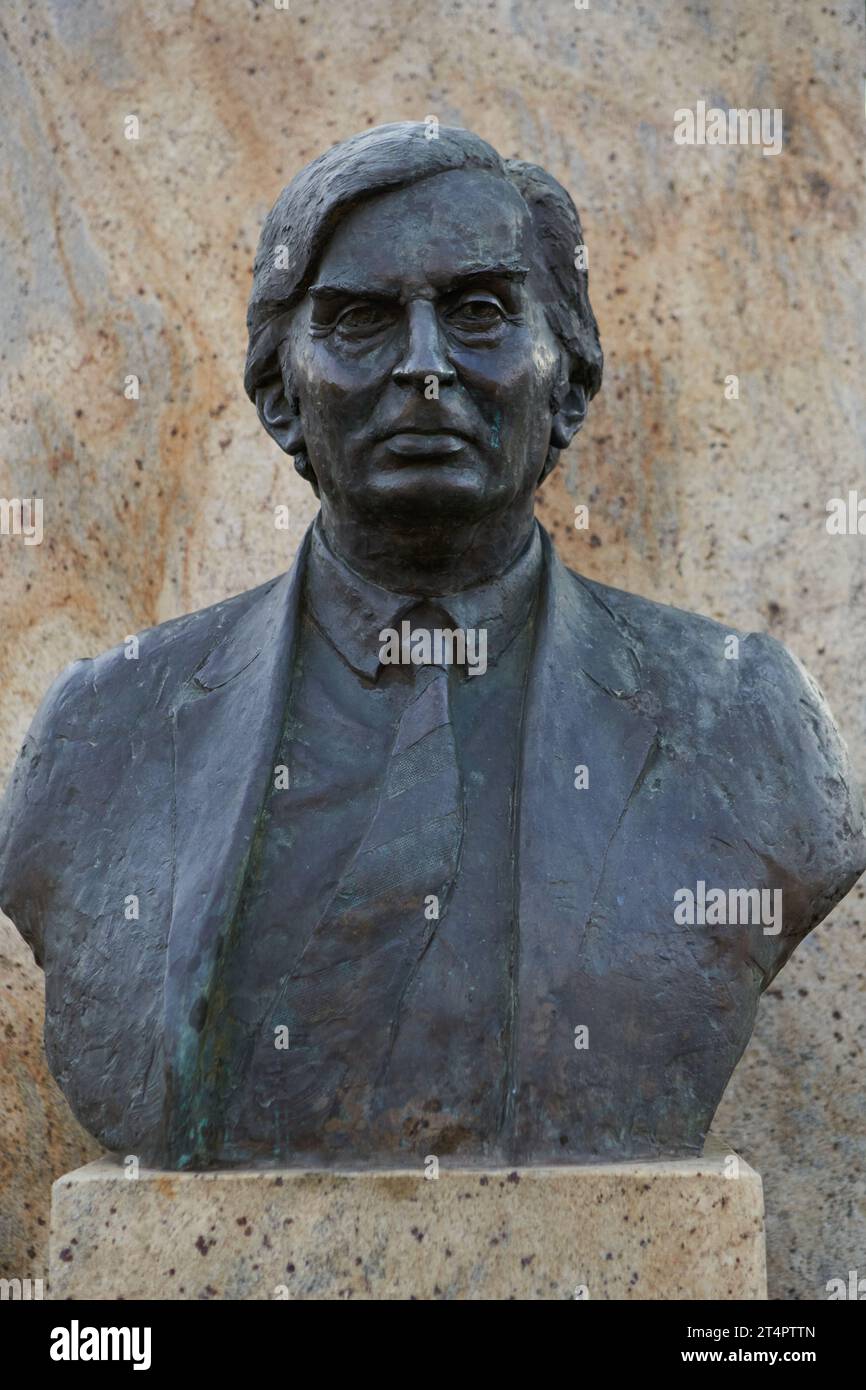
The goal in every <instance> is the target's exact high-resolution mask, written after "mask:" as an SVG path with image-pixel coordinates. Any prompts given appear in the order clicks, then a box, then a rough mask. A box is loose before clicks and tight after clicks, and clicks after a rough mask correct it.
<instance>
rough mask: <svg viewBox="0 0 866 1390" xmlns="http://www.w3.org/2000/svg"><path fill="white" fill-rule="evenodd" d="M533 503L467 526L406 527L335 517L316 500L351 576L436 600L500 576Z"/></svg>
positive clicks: (520, 544)
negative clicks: (351, 573) (350, 570)
mask: <svg viewBox="0 0 866 1390" xmlns="http://www.w3.org/2000/svg"><path fill="white" fill-rule="evenodd" d="M533 502H534V498H533V497H530V498H528V499H525V500H523V501H522V502H521V504H520V506H519V507H516V508H515V509H514V510H509V511H507V512H504V513H498V514H496V515H494V516H490V517H482V518H481V519H480V520H474V521H473V522H472V523H471V524H467V525H462V526H461V525H459V524H458V523H456V522H455V521H454V520H453V518H450V519H447V520H444V521H441V522H438V523H437V522H425V523H424V524H423V525H415V526H413V527H411V528H409V527H403V526H397V525H395V524H393V523H391V524H389V525H383V524H382V522H381V521H374V520H371V519H370V518H366V517H365V518H358V517H346V516H342V515H339V514H337V513H336V512H335V511H334V510H333V508H331V507H330V505H329V504H328V502H327V500H326V499H325V498H324V497H323V498H322V527H323V530H324V533H325V539H326V540H327V542H328V544H329V545H330V547H331V549H332V550H333V551H334V552H335V554H337V555H339V557H340V559H341V560H344V561H345V563H346V564H347V565H348V566H349V567H350V569H353V570H354V571H355V573H356V574H359V575H361V576H362V577H363V578H364V579H367V580H370V581H371V582H372V583H374V584H380V585H382V587H383V588H386V589H393V590H394V591H395V592H396V593H401V594H418V595H419V597H424V598H431V597H437V596H439V597H441V596H443V595H445V594H455V593H459V592H460V591H461V590H463V589H471V588H474V586H475V585H476V584H483V583H486V582H487V581H489V580H491V579H494V578H495V577H496V576H497V575H499V574H502V573H503V572H504V571H505V570H507V569H508V567H509V566H510V565H511V564H513V562H514V561H515V560H516V559H517V557H518V555H519V554H520V552H521V551H522V550H523V548H524V546H525V545H526V544H527V542H528V541H529V538H530V535H531V534H532V527H533V524H534V510H533Z"/></svg>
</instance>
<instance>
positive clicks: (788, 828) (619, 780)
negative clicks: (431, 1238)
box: [0, 533, 866, 1167]
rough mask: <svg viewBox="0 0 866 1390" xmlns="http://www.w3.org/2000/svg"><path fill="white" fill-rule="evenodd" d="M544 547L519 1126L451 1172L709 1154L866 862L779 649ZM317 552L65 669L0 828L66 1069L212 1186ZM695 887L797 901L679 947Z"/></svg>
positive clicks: (16, 911)
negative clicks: (200, 1170)
mask: <svg viewBox="0 0 866 1390" xmlns="http://www.w3.org/2000/svg"><path fill="white" fill-rule="evenodd" d="M542 538H543V543H544V566H543V578H542V592H541V595H540V599H539V612H538V619H537V630H536V638H535V645H534V650H533V654H532V657H531V662H530V670H529V678H528V684H527V695H526V704H525V711H524V726H523V747H522V756H521V773H520V781H519V808H518V817H517V899H518V907H519V925H518V931H517V935H516V949H515V952H514V959H513V964H512V971H513V990H514V1020H513V1037H512V1044H511V1048H510V1053H509V1058H508V1067H509V1080H510V1085H509V1086H508V1096H509V1102H508V1105H507V1107H506V1110H507V1113H505V1114H504V1115H503V1120H502V1127H501V1131H500V1132H499V1133H498V1134H497V1135H495V1136H491V1140H490V1143H489V1144H488V1145H487V1146H486V1148H485V1152H484V1154H483V1155H480V1154H479V1153H478V1152H477V1151H467V1150H466V1149H464V1148H462V1147H461V1145H460V1142H459V1139H458V1140H456V1141H454V1142H453V1143H452V1148H453V1157H454V1159H455V1161H460V1162H469V1163H471V1162H473V1161H478V1160H479V1159H480V1158H481V1157H483V1158H484V1160H485V1161H488V1162H489V1161H490V1160H491V1158H496V1157H497V1156H498V1157H501V1159H502V1161H503V1162H506V1163H512V1162H530V1163H531V1162H538V1163H550V1162H562V1161H574V1160H576V1159H584V1160H585V1159H610V1158H629V1157H639V1156H654V1155H660V1154H687V1153H691V1152H696V1151H699V1150H700V1148H701V1145H702V1142H703V1138H704V1136H705V1134H706V1132H707V1129H708V1128H709V1124H710V1121H711V1119H712V1116H713V1113H714V1111H715V1108H716V1106H717V1104H718V1102H719V1099H720V1098H721V1095H722V1092H723V1090H724V1088H725V1085H726V1083H727V1081H728V1079H729V1077H730V1075H731V1072H732V1070H733V1068H734V1066H735V1065H736V1062H737V1061H738V1059H739V1057H740V1055H741V1054H742V1052H743V1049H744V1047H745V1045H746V1043H747V1041H748V1039H749V1036H750V1034H751V1031H752V1027H753V1023H754V1018H755V1012H756V1008H757V1003H758V999H759V996H760V993H761V991H762V990H763V989H764V988H765V987H766V986H767V984H768V983H769V982H770V981H771V980H772V979H773V977H774V975H775V974H776V972H777V971H778V970H779V969H780V967H781V966H782V965H783V964H784V962H785V961H786V960H787V958H788V956H789V955H790V953H791V951H792V950H793V949H794V947H795V946H796V945H797V943H798V942H799V941H800V940H801V939H802V937H803V936H804V935H805V934H806V933H807V932H808V931H809V930H810V929H811V928H812V927H814V926H815V925H816V924H817V923H818V922H819V921H820V920H821V919H822V918H823V917H824V916H825V915H826V913H827V912H829V910H830V909H831V908H832V907H833V905H834V904H835V903H836V902H837V901H838V900H839V899H840V898H841V897H842V896H843V895H844V894H845V893H847V892H848V890H849V889H850V888H851V887H852V885H853V884H854V882H855V881H856V879H857V878H858V876H859V875H860V873H861V871H862V870H863V868H864V865H866V837H864V812H863V804H862V800H861V798H860V795H859V792H858V791H857V790H856V789H855V788H854V786H853V785H852V781H851V777H850V773H849V766H848V759H847V754H846V752H845V749H844V746H843V745H842V743H841V741H840V739H839V736H838V734H837V732H836V729H835V726H834V724H833V721H832V717H831V715H830V712H829V710H828V708H827V705H826V703H825V701H824V699H823V697H822V695H821V694H820V692H819V690H818V689H817V687H816V686H815V685H814V683H813V682H812V680H811V679H810V677H809V676H808V674H807V673H806V672H805V670H804V669H803V668H802V667H801V666H800V665H799V663H798V662H797V661H796V660H795V659H794V658H793V657H792V656H791V655H790V654H789V653H788V652H787V651H786V650H785V648H784V647H782V646H781V645H780V644H779V643H778V642H776V641H775V640H773V639H772V638H770V637H767V636H764V635H762V634H754V633H753V634H748V635H746V634H735V635H737V636H738V638H739V654H738V656H736V658H735V659H729V657H727V656H726V640H725V639H726V638H727V637H728V636H729V635H730V629H726V628H723V627H721V626H720V625H719V624H717V623H714V622H712V621H710V620H708V619H706V618H702V617H699V616H696V615H694V614H689V613H684V612H681V611H679V610H676V609H673V608H669V607H665V606H662V605H659V604H656V603H653V602H650V601H649V600H647V599H644V598H640V597H637V596H635V595H633V594H628V593H624V592H621V591H619V590H615V589H611V588H609V587H607V586H605V585H602V584H597V583H594V582H592V581H589V580H587V579H584V578H582V577H580V576H579V575H577V574H575V573H573V572H571V571H569V570H567V569H566V568H565V567H564V566H563V565H562V564H561V562H560V561H559V560H558V558H557V557H556V555H555V553H554V551H553V547H552V545H551V543H550V541H549V539H548V537H547V535H546V533H542ZM307 545H308V538H307V540H305V542H304V544H303V545H302V547H301V549H300V551H299V553H298V556H297V559H296V561H295V564H294V566H293V568H292V569H291V570H290V571H289V572H288V573H287V574H284V575H282V576H280V577H279V578H277V579H274V580H271V581H269V582H268V583H266V584H263V585H261V586H260V587H259V588H256V589H253V590H251V591H249V592H247V593H243V594H240V595H238V596H237V597H235V598H231V599H228V600H227V601H225V602H222V603H218V604H216V605H214V606H212V607H210V608H206V609H204V610H202V611H201V612H198V613H193V614H190V615H187V616H184V617H181V618H178V619H176V620H173V621H171V622H167V623H163V624H160V625H159V626H158V627H155V628H151V629H149V630H148V631H146V632H144V633H142V634H141V635H140V646H139V652H138V656H137V658H134V659H128V657H127V655H126V649H125V648H124V647H119V648H114V649H113V650H111V651H109V652H107V653H105V654H104V655H102V656H99V657H97V658H96V659H94V660H90V659H86V660H82V661H76V662H74V663H73V664H72V665H71V666H70V667H68V668H67V669H66V670H65V671H64V672H63V673H62V674H61V675H60V676H59V677H58V679H57V680H56V681H55V683H54V684H53V686H52V687H51V689H50V690H49V692H48V694H47V695H46V697H45V699H44V701H43V703H42V705H41V707H40V709H39V711H38V713H37V715H36V717H35V719H34V722H33V726H32V728H31V729H30V732H29V734H28V736H27V740H26V742H25V744H24V747H23V749H22V751H21V754H20V756H19V759H18V762H17V764H16V767H15V770H14V774H13V777H12V781H11V784H10V786H9V788H8V791H7V794H6V798H5V801H4V803H3V807H2V810H0V906H2V907H3V910H4V911H5V912H6V913H8V915H9V916H10V917H11V918H12V920H13V921H14V922H15V924H16V926H17V927H18V929H19V931H20V932H21V934H22V935H23V936H24V938H25V939H26V940H27V941H28V943H29V944H30V946H31V947H32V949H33V952H34V955H35V957H36V959H37V961H38V962H39V963H40V964H41V965H42V966H43V967H44V969H45V972H46V1025H45V1043H46V1050H47V1054H48V1060H49V1063H50V1066H51V1068H52V1071H53V1072H54V1074H55V1076H56V1078H57V1080H58V1082H59V1084H60V1086H61V1088H62V1089H63V1091H64V1092H65V1094H66V1096H67V1097H68V1099H69V1101H70V1103H71V1106H72V1108H73V1110H74V1111H75V1113H76V1115H77V1116H78V1118H79V1119H80V1120H81V1122H82V1124H83V1125H84V1126H85V1127H86V1128H87V1129H88V1130H90V1132H91V1133H92V1134H94V1135H95V1136H97V1137H98V1138H99V1139H100V1140H101V1142H102V1143H103V1144H104V1145H105V1146H106V1147H107V1148H109V1149H119V1150H121V1151H123V1152H130V1153H136V1154H139V1155H140V1156H141V1157H142V1158H143V1159H144V1160H145V1161H147V1162H150V1163H154V1164H159V1165H163V1166H168V1167H177V1166H184V1165H188V1164H201V1163H206V1162H207V1153H206V1151H205V1150H204V1149H203V1147H202V1145H201V1144H199V1143H197V1137H196V1133H195V1130H196V1126H197V1125H198V1124H199V1123H200V1120H199V1119H198V1118H197V1108H196V1094H197V1089H198V1087H199V1084H200V1076H199V1075H198V1070H197V1069H198V1065H199V1053H200V1044H201V1036H202V1027H203V1022H204V1019H205V1017H206V1014H207V1011H208V1007H209V1004H210V1002H211V991H212V988H213V982H214V978H215V968H216V964H217V962H218V960H219V956H220V952H221V950H222V948H223V945H224V943H225V940H226V936H227V932H228V930H229V928H230V925H231V923H232V921H233V918H234V915H235V912H236V909H237V906H238V898H239V895H240V892H241V888H242V885H243V882H244V877H245V872H246V868H247V861H248V856H249V852H250V848H251V843H252V838H253V833H254V830H255V827H256V823H257V818H258V817H259V815H260V812H261V809H262V806H263V802H264V797H265V792H266V789H267V787H268V786H269V784H270V780H271V778H272V776H273V767H274V763H275V761H276V758H275V754H276V750H277V745H278V740H279V736H280V727H281V717H282V714H283V711H284V707H285V698H286V690H287V685H288V681H289V678H290V672H291V669H292V654H293V646H294V642H295V637H296V631H297V626H298V604H299V596H300V592H301V583H302V577H303V572H304V564H305V556H306V552H307ZM727 650H728V651H730V644H728V646H727ZM578 766H585V767H586V768H587V770H588V779H589V781H588V786H578V785H576V782H577V783H580V782H581V781H582V780H583V779H582V778H581V777H580V776H578V777H576V776H575V770H576V768H577V767H578ZM700 883H703V884H705V885H706V887H707V889H708V890H709V889H710V888H720V889H723V890H730V889H781V890H782V894H783V908H784V911H783V923H782V927H781V930H778V931H776V930H775V928H771V930H770V931H767V930H765V929H764V925H762V924H761V923H760V922H751V923H746V924H739V925H733V926H732V925H718V924H716V925H706V924H705V923H701V922H696V923H694V924H681V923H680V922H677V921H676V920H675V912H674V904H675V895H676V894H677V893H678V891H679V890H682V889H686V888H690V889H692V890H695V891H699V890H698V887H697V886H698V885H699V884H700ZM581 1030H585V1031H581ZM420 1143H421V1145H422V1147H421V1149H420V1150H419V1153H420V1155H421V1156H423V1153H424V1152H425V1150H426V1152H436V1151H437V1150H436V1148H435V1145H433V1144H431V1140H430V1139H429V1138H427V1137H424V1138H422V1139H421V1141H420ZM428 1146H429V1147H428ZM282 1157H283V1161H284V1162H286V1163H291V1162H292V1161H293V1155H292V1154H291V1153H286V1154H285V1155H283V1156H282ZM398 1159H399V1154H397V1153H395V1152H393V1151H391V1152H390V1153H389V1154H382V1155H381V1156H380V1160H379V1161H381V1162H389V1161H390V1162H395V1161H397V1160H398ZM296 1161H299V1160H296ZM303 1161H304V1162H305V1163H309V1162H310V1155H309V1153H306V1154H305V1155H304V1157H303ZM322 1161H323V1162H327V1161H328V1160H327V1155H326V1154H323V1155H322ZM373 1161H375V1156H374V1159H373Z"/></svg>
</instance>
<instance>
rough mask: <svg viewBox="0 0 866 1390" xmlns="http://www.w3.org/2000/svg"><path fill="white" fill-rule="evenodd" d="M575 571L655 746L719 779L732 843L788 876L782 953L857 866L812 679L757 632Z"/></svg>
mask: <svg viewBox="0 0 866 1390" xmlns="http://www.w3.org/2000/svg"><path fill="white" fill-rule="evenodd" d="M576 577H577V578H578V581H579V582H580V583H581V584H583V585H585V586H586V588H587V589H588V590H589V591H590V593H591V594H592V595H593V597H594V598H595V599H596V600H597V602H599V603H601V604H602V605H603V606H604V607H605V608H606V609H607V610H608V613H609V614H610V616H611V618H612V620H613V622H614V623H615V625H616V627H617V629H618V631H619V632H620V634H621V635H622V637H623V640H624V641H625V642H626V643H628V644H629V645H630V646H631V648H632V652H633V654H634V657H635V661H636V664H637V666H638V669H639V671H640V684H641V701H642V706H643V709H644V710H645V712H647V713H649V714H650V715H651V717H652V718H653V719H654V720H655V721H656V723H657V725H658V729H659V736H660V740H661V743H662V745H663V746H664V747H665V748H666V749H667V750H668V752H669V753H670V755H671V757H672V758H673V759H674V760H675V761H676V763H677V765H678V766H679V768H680V769H681V771H682V773H683V774H684V775H689V772H690V770H697V769H698V768H700V769H701V770H702V771H703V772H704V773H708V774H709V775H711V776H712V777H713V778H714V780H716V781H718V782H719V783H722V784H724V786H725V788H726V789H727V790H726V794H727V791H729V792H730V795H731V798H732V800H733V804H734V806H735V807H736V810H737V813H738V815H739V817H740V820H741V833H742V836H743V842H744V843H748V844H749V845H750V846H751V847H753V848H755V849H758V848H759V847H761V846H762V847H763V848H761V849H760V854H761V857H762V858H764V859H765V861H766V862H767V863H770V862H772V863H773V864H774V865H775V871H776V872H778V873H780V874H781V875H782V876H783V877H784V878H785V881H786V882H787V883H788V885H789V900H790V902H791V907H792V914H791V922H790V937H789V938H788V940H787V941H786V943H785V947H786V950H785V957H784V958H786V956H787V954H790V950H792V949H793V946H794V944H796V941H797V940H799V939H801V938H802V937H803V936H804V935H805V934H806V932H808V931H810V930H811V929H812V927H814V926H816V925H817V924H818V923H819V922H820V921H822V919H823V918H824V917H825V916H826V915H827V913H828V912H829V911H830V910H831V908H832V907H834V906H835V904H836V903H837V902H838V901H839V900H840V899H841V898H842V897H844V895H845V894H846V893H847V892H849V890H850V889H851V888H852V887H853V885H854V883H855V882H856V881H857V879H858V878H859V877H860V875H861V873H862V872H863V870H864V868H866V809H864V801H863V795H862V792H861V790H860V787H859V786H858V784H857V781H856V778H855V776H854V772H853V769H852V766H851V760H850V757H849V754H848V750H847V748H846V747H845V744H844V742H843V740H842V737H841V735H840V733H839V730H838V728H837V726H836V722H835V720H834V718H833V714H832V711H831V710H830V707H829V705H828V703H827V700H826V698H825V696H824V694H823V692H822V690H821V689H820V687H819V685H818V684H817V682H816V681H815V680H814V678H813V677H812V676H811V675H810V673H809V672H808V671H807V670H806V668H805V666H804V665H803V664H802V662H801V661H800V660H799V659H798V658H797V657H796V656H795V655H794V654H793V653H792V652H791V651H789V650H788V648H787V647H786V646H784V645H783V644H782V643H781V642H779V641H777V639H776V638H774V637H771V636H769V634H767V633H764V632H745V631H742V630H740V629H737V628H735V627H730V626H726V625H725V624H723V623H719V622H716V621H715V620H714V619H711V618H706V617H703V616H702V615H700V614H697V613H689V612H686V611H683V610H681V609H678V608H673V607H670V606H668V605H666V604H661V603H656V602H654V601H653V600H651V599H646V598H642V597H640V596H639V595H636V594H630V593H626V592H625V591H624V590H621V589H615V588H612V587H610V586H608V585H605V584H599V583H596V582H595V581H592V580H587V579H583V578H582V577H580V576H576ZM787 935H788V933H787V932H786V936H787ZM781 963H782V961H781V960H780V962H779V964H781ZM776 968H778V965H777V966H776Z"/></svg>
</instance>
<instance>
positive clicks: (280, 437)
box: [256, 377, 304, 454]
mask: <svg viewBox="0 0 866 1390" xmlns="http://www.w3.org/2000/svg"><path fill="white" fill-rule="evenodd" d="M256 410H257V411H258V413H259V419H260V420H261V422H262V424H263V425H264V427H265V429H266V430H267V432H268V434H269V435H270V436H271V439H273V440H275V441H276V443H277V444H279V446H280V448H281V449H282V450H284V452H285V453H287V454H297V453H299V452H301V451H302V450H303V447H304V434H303V430H302V429H301V417H300V413H299V410H298V402H297V401H296V400H291V401H290V400H289V399H288V398H287V396H286V391H285V387H284V385H283V381H282V378H280V377H275V378H274V380H273V381H269V382H268V383H267V385H265V386H259V387H257V388H256Z"/></svg>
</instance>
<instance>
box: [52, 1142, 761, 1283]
mask: <svg viewBox="0 0 866 1390" xmlns="http://www.w3.org/2000/svg"><path fill="white" fill-rule="evenodd" d="M50 1297H52V1298H55V1299H58V1298H59V1299H65V1298H98V1299H114V1298H125V1299H131V1298H147V1299H165V1298H217V1299H218V1298H269V1299H273V1298H315V1299H339V1298H362V1299H363V1298H367V1299H407V1298H433V1299H436V1298H456V1299H461V1298H469V1299H508V1298H518V1299H548V1298H555V1299H562V1298H568V1299H573V1298H576V1297H577V1298H589V1299H593V1298H596V1299H598V1298H637V1299H640V1298H650V1299H685V1298H699V1299H729V1298H753V1299H763V1298H766V1272H765V1264H764V1205H763V1193H762V1188H761V1179H760V1177H759V1175H758V1174H757V1173H756V1172H755V1171H754V1170H753V1169H752V1168H750V1167H749V1166H748V1165H747V1164H746V1163H744V1162H743V1161H742V1159H735V1158H734V1156H733V1155H732V1154H731V1153H730V1151H729V1150H725V1149H724V1148H721V1147H719V1146H718V1145H713V1146H712V1148H710V1146H708V1149H707V1153H706V1154H705V1156H704V1157H703V1158H701V1159H694V1160H686V1161H681V1162H664V1163H633V1164H610V1165H608V1164H605V1165H603V1166H596V1167H579V1168H578V1167H562V1168H523V1169H517V1170H515V1171H511V1172H509V1171H508V1170H507V1169H501V1170H490V1171H487V1172H484V1171H474V1170H467V1169H462V1170H458V1169H455V1170H452V1171H449V1170H448V1169H447V1168H446V1167H444V1166H442V1167H441V1168H440V1174H439V1177H438V1179H429V1178H425V1176H424V1174H423V1172H422V1171H417V1170H405V1169H404V1170H401V1171H387V1172H378V1173H349V1172H345V1173H324V1172H310V1171H304V1170H302V1169H285V1170H283V1171H281V1172H251V1171H249V1170H246V1171H234V1172H218V1173H199V1174H186V1173H184V1174H178V1173H162V1172H153V1171H144V1170H142V1171H141V1173H140V1175H139V1176H138V1177H137V1178H127V1177H126V1176H125V1173H124V1169H123V1167H122V1165H121V1164H120V1163H119V1162H118V1161H117V1160H116V1159H111V1158H106V1159H100V1160H98V1161H97V1162H96V1163H90V1164H88V1165H87V1167H85V1168H78V1169H76V1170H75V1172H72V1173H68V1174H67V1175H66V1176H65V1177H63V1178H60V1179H59V1180H58V1181H57V1182H56V1183H55V1184H54V1188H53V1192H52V1209H51V1267H50Z"/></svg>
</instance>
